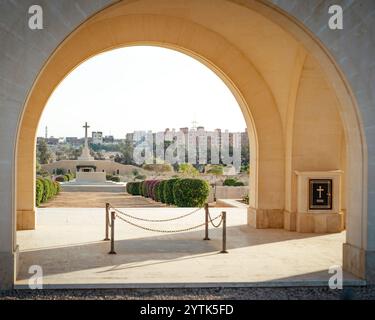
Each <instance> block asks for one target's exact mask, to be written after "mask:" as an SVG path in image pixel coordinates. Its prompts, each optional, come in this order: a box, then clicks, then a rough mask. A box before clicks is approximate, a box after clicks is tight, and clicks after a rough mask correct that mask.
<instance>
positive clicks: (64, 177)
mask: <svg viewBox="0 0 375 320" xmlns="http://www.w3.org/2000/svg"><path fill="white" fill-rule="evenodd" d="M55 181H58V182H66V181H68V178H67V177H66V176H57V177H56V178H55Z"/></svg>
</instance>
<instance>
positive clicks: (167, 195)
mask: <svg viewBox="0 0 375 320" xmlns="http://www.w3.org/2000/svg"><path fill="white" fill-rule="evenodd" d="M177 181H179V179H169V180H167V181H166V183H165V185H164V201H165V203H166V204H175V200H174V195H173V186H174V184H175V183H176V182H177Z"/></svg>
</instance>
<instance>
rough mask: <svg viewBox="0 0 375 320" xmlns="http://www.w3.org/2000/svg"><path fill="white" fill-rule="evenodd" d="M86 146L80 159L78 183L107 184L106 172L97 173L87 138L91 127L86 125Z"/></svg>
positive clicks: (78, 163)
mask: <svg viewBox="0 0 375 320" xmlns="http://www.w3.org/2000/svg"><path fill="white" fill-rule="evenodd" d="M83 128H85V144H84V146H83V149H82V154H81V156H80V157H78V162H77V173H76V183H102V182H106V173H105V172H96V166H95V159H94V158H93V157H92V156H91V155H90V148H89V143H88V137H87V129H88V128H90V126H89V125H88V124H87V122H86V123H85V125H84V126H83Z"/></svg>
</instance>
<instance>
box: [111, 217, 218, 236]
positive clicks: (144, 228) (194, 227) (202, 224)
mask: <svg viewBox="0 0 375 320" xmlns="http://www.w3.org/2000/svg"><path fill="white" fill-rule="evenodd" d="M221 216H222V215H221V214H219V215H218V216H217V217H215V218H214V219H211V221H215V220H217V219H218V218H220V217H221ZM116 217H118V218H119V219H120V220H122V221H124V222H126V223H128V224H130V225H132V226H134V227H138V228H140V229H143V230H146V231H152V232H161V233H177V232H185V231H190V230H194V229H197V228H200V227H203V226H204V225H205V223H201V224H199V225H196V226H193V227H189V228H184V229H177V230H161V229H153V228H148V227H144V226H140V225H138V224H136V223H134V222H131V221H129V220H127V219H125V218H123V217H121V216H119V215H118V214H116Z"/></svg>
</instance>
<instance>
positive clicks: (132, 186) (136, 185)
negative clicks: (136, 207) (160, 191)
mask: <svg viewBox="0 0 375 320" xmlns="http://www.w3.org/2000/svg"><path fill="white" fill-rule="evenodd" d="M141 183H142V182H128V183H127V184H126V192H127V193H129V194H131V195H133V196H139V195H140V186H141Z"/></svg>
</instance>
